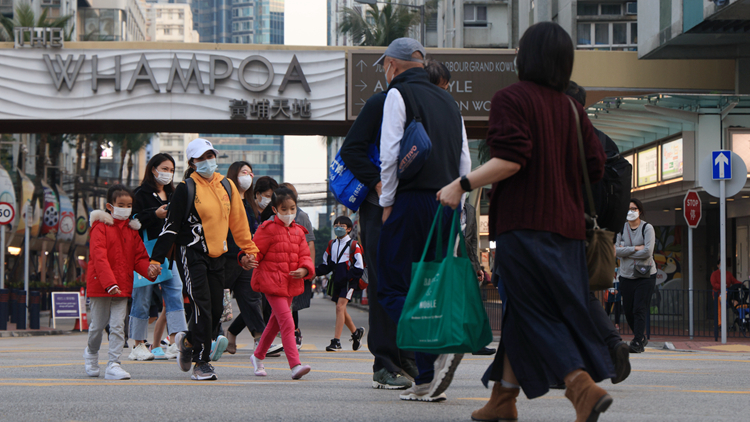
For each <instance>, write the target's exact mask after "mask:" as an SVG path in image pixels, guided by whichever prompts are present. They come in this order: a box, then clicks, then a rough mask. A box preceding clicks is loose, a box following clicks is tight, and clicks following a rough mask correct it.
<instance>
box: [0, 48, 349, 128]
mask: <svg viewBox="0 0 750 422" xmlns="http://www.w3.org/2000/svg"><path fill="white" fill-rule="evenodd" d="M71 44H73V43H71ZM81 44H82V43H81ZM98 45H101V44H98ZM0 74H1V75H3V78H0V98H2V99H3V101H2V102H0V120H2V119H29V120H47V119H49V120H63V119H83V120H88V119H91V120H96V119H101V120H170V119H179V120H189V119H200V120H227V119H232V120H238V119H240V120H241V119H249V120H251V119H275V120H279V119H282V120H283V119H286V120H299V119H304V120H345V117H346V116H345V89H346V83H345V53H344V52H343V51H313V50H299V51H293V50H257V51H256V50H216V49H212V50H177V49H175V50H128V49H119V50H115V49H75V48H72V49H68V48H65V49H55V50H51V51H50V50H49V49H46V48H26V49H18V48H16V49H13V50H2V49H0Z"/></svg>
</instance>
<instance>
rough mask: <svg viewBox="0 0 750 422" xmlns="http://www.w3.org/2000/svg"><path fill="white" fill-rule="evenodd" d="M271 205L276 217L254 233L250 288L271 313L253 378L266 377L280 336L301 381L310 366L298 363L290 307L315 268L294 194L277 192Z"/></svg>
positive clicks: (257, 352)
mask: <svg viewBox="0 0 750 422" xmlns="http://www.w3.org/2000/svg"><path fill="white" fill-rule="evenodd" d="M271 205H272V207H273V208H272V209H273V212H274V214H275V215H274V216H273V217H272V218H271V219H270V220H268V221H266V222H264V223H263V224H261V226H260V227H259V228H258V231H257V232H256V237H255V241H256V244H257V245H258V249H259V252H258V268H257V269H255V270H254V272H253V280H252V284H253V290H255V291H258V292H262V293H263V294H265V295H266V299H267V300H268V303H269V304H270V305H271V308H272V312H271V318H270V319H269V321H268V324H267V325H266V329H265V330H264V331H263V335H262V336H261V338H260V343H258V347H257V348H256V349H255V352H253V355H252V356H251V358H250V359H251V361H252V363H253V367H254V372H255V375H257V376H262V377H264V376H266V375H267V374H266V370H265V367H264V364H263V359H265V358H266V352H267V351H268V348H269V347H270V346H271V343H272V342H273V339H274V338H276V335H277V334H279V332H281V343H282V344H283V345H284V352H285V354H286V358H287V361H288V362H289V368H290V369H291V370H292V379H300V378H302V377H303V376H304V375H305V374H307V373H309V372H310V366H308V365H302V364H301V363H300V360H299V351H298V350H297V346H296V341H295V339H294V321H293V320H292V312H291V309H290V306H291V305H292V298H293V297H295V296H297V295H299V294H300V293H302V292H303V291H304V288H305V287H304V282H303V280H304V279H305V278H311V277H313V276H314V273H315V267H313V263H312V260H311V259H310V249H309V247H308V246H307V241H306V239H305V232H306V230H305V229H304V228H303V227H301V226H300V225H299V224H297V223H296V222H295V221H294V217H295V215H296V214H297V197H296V196H295V195H294V192H292V191H291V190H290V189H288V188H279V189H276V190H275V191H274V193H273V196H272V198H271Z"/></svg>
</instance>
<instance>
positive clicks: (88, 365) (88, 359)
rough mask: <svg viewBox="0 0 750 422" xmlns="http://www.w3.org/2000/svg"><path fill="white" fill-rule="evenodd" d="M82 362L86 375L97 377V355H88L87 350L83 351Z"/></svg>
mask: <svg viewBox="0 0 750 422" xmlns="http://www.w3.org/2000/svg"><path fill="white" fill-rule="evenodd" d="M83 362H84V367H85V369H86V375H88V376H90V377H98V376H99V354H98V353H97V354H94V353H89V348H88V347H87V348H86V350H84V351H83Z"/></svg>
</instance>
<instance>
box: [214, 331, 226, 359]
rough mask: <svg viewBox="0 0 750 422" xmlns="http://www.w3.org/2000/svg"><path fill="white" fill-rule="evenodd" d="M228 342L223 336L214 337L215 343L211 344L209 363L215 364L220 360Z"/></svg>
mask: <svg viewBox="0 0 750 422" xmlns="http://www.w3.org/2000/svg"><path fill="white" fill-rule="evenodd" d="M228 345H229V340H228V339H227V338H226V337H224V336H221V335H220V336H218V337H216V341H212V342H211V355H210V356H211V361H212V362H216V361H218V360H219V359H221V355H222V354H223V353H224V351H225V350H227V346H228Z"/></svg>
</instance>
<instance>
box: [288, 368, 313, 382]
mask: <svg viewBox="0 0 750 422" xmlns="http://www.w3.org/2000/svg"><path fill="white" fill-rule="evenodd" d="M308 373H310V365H297V366H295V367H294V368H292V379H293V380H298V379H300V378H302V377H304V376H305V375H307V374H308Z"/></svg>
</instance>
